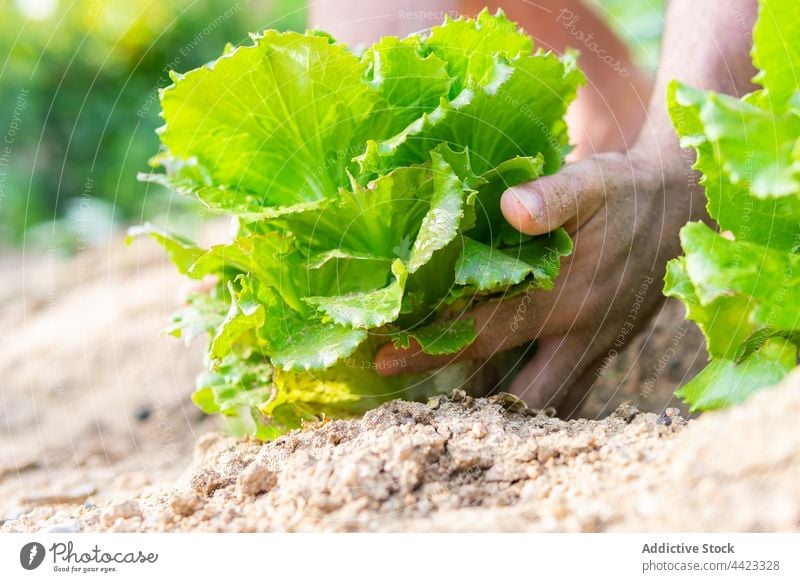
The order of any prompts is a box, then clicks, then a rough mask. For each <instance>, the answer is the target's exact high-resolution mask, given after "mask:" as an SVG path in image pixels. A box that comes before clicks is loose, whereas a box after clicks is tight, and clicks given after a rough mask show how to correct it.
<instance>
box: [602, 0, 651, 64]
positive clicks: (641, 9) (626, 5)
mask: <svg viewBox="0 0 800 582" xmlns="http://www.w3.org/2000/svg"><path fill="white" fill-rule="evenodd" d="M589 2H590V4H592V3H593V4H594V6H593V7H594V8H595V9H596V10H597V12H598V14H600V16H601V17H602V18H603V19H604V20H605V21H606V22H608V24H609V26H611V28H612V29H613V30H614V32H616V33H617V34H618V35H619V36H620V38H622V39H623V40H624V41H626V42H627V43H628V45H629V46H630V47H631V52H632V53H633V58H634V59H635V60H636V62H637V63H639V64H640V65H641V66H643V67H645V68H647V69H651V70H652V69H655V68H656V64H657V63H658V59H659V50H660V48H661V33H662V32H663V30H664V0H589Z"/></svg>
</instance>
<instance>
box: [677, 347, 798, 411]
mask: <svg viewBox="0 0 800 582" xmlns="http://www.w3.org/2000/svg"><path fill="white" fill-rule="evenodd" d="M796 365H797V346H796V345H795V344H794V343H792V342H789V341H786V340H784V339H782V338H773V339H769V340H767V341H766V342H765V343H764V344H763V345H762V346H761V347H760V348H759V349H758V350H757V351H755V352H753V353H752V354H750V355H749V356H748V357H746V358H745V359H744V360H742V361H740V362H735V361H733V360H727V359H723V358H720V359H715V360H713V361H712V362H711V363H710V364H709V365H708V366H706V368H705V369H704V370H703V371H702V372H700V373H699V374H698V375H697V376H695V377H694V378H693V379H692V380H691V381H689V383H688V384H686V385H685V386H684V387H683V388H681V389H680V390H678V391H677V392H676V393H675V394H676V395H677V396H679V397H680V398H682V399H684V400H685V401H686V402H688V403H689V405H690V410H691V411H692V412H697V411H699V410H716V409H719V408H724V407H726V406H730V405H733V404H738V403H740V402H742V401H744V400H745V399H746V398H747V397H748V396H749V395H750V394H752V393H753V392H755V391H757V390H759V389H761V388H764V387H767V386H772V385H773V384H777V383H778V382H780V381H781V380H782V379H783V377H784V376H786V374H788V373H789V372H791V371H792V369H793V368H794V367H795V366H796Z"/></svg>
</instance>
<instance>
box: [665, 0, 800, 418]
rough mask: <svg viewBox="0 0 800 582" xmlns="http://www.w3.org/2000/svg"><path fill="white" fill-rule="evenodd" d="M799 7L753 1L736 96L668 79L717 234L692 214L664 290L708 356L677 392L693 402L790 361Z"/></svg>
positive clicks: (797, 290) (769, 374)
mask: <svg viewBox="0 0 800 582" xmlns="http://www.w3.org/2000/svg"><path fill="white" fill-rule="evenodd" d="M798 34H800V4H798V3H797V2H796V1H794V0H762V2H761V5H760V11H759V18H758V22H757V24H756V26H755V28H754V31H753V45H754V47H753V62H754V64H755V66H756V67H757V68H758V69H759V73H758V75H757V76H756V77H755V81H756V82H757V83H758V84H759V85H760V86H761V87H762V88H761V89H759V90H758V91H755V92H753V93H751V94H749V95H746V96H745V97H744V98H742V99H735V98H733V97H730V96H727V95H719V94H716V93H712V92H704V91H699V90H696V89H692V88H690V87H687V86H686V85H684V84H682V83H678V82H673V83H672V85H671V86H670V88H669V91H668V100H669V109H670V115H671V117H672V121H673V125H674V126H675V129H676V130H677V132H678V134H679V136H680V139H681V145H683V146H684V147H692V148H694V149H695V151H696V153H697V161H696V164H695V168H696V169H697V170H699V171H700V172H702V179H701V184H702V185H703V186H704V188H705V191H706V197H707V198H708V213H709V215H710V216H711V218H713V219H714V220H715V221H716V223H717V225H718V231H715V230H714V229H712V228H710V227H709V226H707V225H705V224H703V223H700V222H693V223H689V224H687V225H686V226H685V227H684V228H683V230H682V231H681V243H682V246H683V251H684V256H682V257H679V258H677V259H675V260H673V261H671V262H670V263H669V265H668V268H667V275H666V286H665V293H666V294H667V295H669V296H672V297H677V298H678V299H680V300H681V301H683V303H684V304H685V305H686V309H687V317H688V318H689V319H691V320H692V321H694V322H696V323H697V324H698V326H699V327H700V329H701V330H702V331H703V333H704V334H705V337H706V342H707V346H708V351H709V354H710V356H711V361H710V363H709V364H708V366H707V367H706V368H705V369H704V370H703V371H702V372H701V373H700V374H699V375H698V376H697V377H695V378H694V379H693V380H692V381H691V382H689V383H688V384H687V385H686V386H684V387H683V388H682V389H681V390H680V391H678V395H679V396H680V397H681V398H683V399H684V400H686V401H687V402H688V403H689V404H690V406H691V408H692V410H709V409H715V408H720V407H723V406H725V405H728V404H733V403H737V402H740V401H741V400H743V399H744V398H745V397H747V395H748V394H750V393H751V392H753V391H754V390H757V389H759V388H762V387H765V386H770V385H772V384H775V383H776V382H778V381H779V380H780V379H781V378H783V377H784V376H785V375H786V374H787V373H788V372H789V371H790V370H791V369H792V368H794V367H795V365H796V364H797V348H798V341H799V340H800V336H798V332H800V255H798V250H800V90H799V89H800V45H798V43H797V41H796V39H797V36H798Z"/></svg>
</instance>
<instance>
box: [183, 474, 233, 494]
mask: <svg viewBox="0 0 800 582" xmlns="http://www.w3.org/2000/svg"><path fill="white" fill-rule="evenodd" d="M227 484H228V480H227V479H225V478H224V477H222V475H220V474H219V473H217V472H216V471H214V470H213V469H201V470H200V471H198V472H197V473H195V474H194V475H192V480H191V481H190V482H189V486H190V487H191V488H192V489H194V490H195V492H196V493H198V494H200V495H206V496H208V495H211V494H212V493H214V491H216V490H217V489H220V488H222V487H225V485H227Z"/></svg>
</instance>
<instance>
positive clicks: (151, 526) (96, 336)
mask: <svg viewBox="0 0 800 582" xmlns="http://www.w3.org/2000/svg"><path fill="white" fill-rule="evenodd" d="M0 268H2V270H3V274H4V282H3V287H2V288H0V325H2V327H3V329H4V330H6V332H5V335H4V338H5V341H4V342H3V343H4V345H3V350H2V351H0V390H1V392H0V394H1V395H2V403H0V524H2V525H0V531H6V532H13V531H55V532H58V531H63V532H75V531H107V530H110V531H287V530H289V531H298V530H300V531H310V530H311V531H319V530H326V531H327V530H333V531H354V530H365V531H376V530H379V531H419V530H424V531H429V530H433V531H442V530H445V531H522V530H536V531H597V530H600V531H609V530H729V529H733V530H745V531H751V530H756V531H759V530H766V531H772V530H796V529H798V526H800V482H798V480H797V479H796V475H798V474H800V425H798V423H797V422H796V420H795V419H796V417H797V416H798V414H800V375H795V376H794V377H793V378H790V379H789V380H787V382H785V383H784V385H782V386H781V387H778V388H775V389H773V390H770V391H766V392H763V393H762V394H760V395H757V396H756V397H754V398H752V399H751V400H750V401H748V402H747V403H746V404H745V405H743V406H740V407H738V408H736V409H734V410H731V411H727V412H722V413H715V414H707V415H705V416H703V417H702V418H701V419H699V420H690V421H686V420H685V416H686V415H685V411H683V410H681V409H680V408H678V403H677V402H676V401H675V399H674V397H673V396H672V391H673V390H675V389H676V388H677V387H679V386H680V385H681V384H682V383H683V382H685V380H686V379H687V378H689V377H690V376H691V375H692V374H693V373H695V372H696V371H697V370H698V368H699V367H701V366H702V364H703V362H704V361H705V354H704V352H703V351H702V347H701V346H702V342H701V340H700V338H699V336H698V334H697V333H696V331H695V330H694V328H692V327H691V326H690V325H688V324H686V323H685V322H684V321H683V319H682V309H681V308H680V307H679V306H677V305H674V304H670V303H668V304H667V305H666V306H665V308H664V309H663V310H662V312H661V313H660V315H659V317H658V318H657V320H656V321H655V322H654V323H653V325H651V326H650V328H648V329H647V330H646V331H645V332H644V333H643V334H641V335H640V336H639V337H638V338H636V340H635V341H634V342H633V343H632V345H631V346H630V347H629V348H628V349H627V350H626V351H625V352H623V353H622V354H621V355H620V356H619V357H618V358H616V359H615V360H614V361H613V362H612V363H611V365H610V366H608V367H606V368H605V369H603V370H602V371H599V372H598V379H597V382H596V386H595V389H594V391H593V392H592V396H591V397H590V398H589V399H588V401H587V402H586V404H585V406H584V408H583V416H584V418H581V419H577V420H571V421H568V422H566V421H562V420H559V419H556V418H551V417H550V416H547V415H546V414H544V413H541V412H537V411H532V410H528V409H526V408H525V407H524V406H523V405H522V404H521V403H519V402H517V401H515V400H514V399H512V398H509V397H505V396H502V395H499V396H495V397H492V398H488V399H473V398H471V397H469V396H467V395H465V394H463V393H462V392H460V391H456V392H454V393H453V395H452V396H451V397H447V398H445V397H442V398H439V399H437V400H433V401H430V402H428V403H407V402H393V403H389V404H387V405H385V406H383V407H381V408H380V409H377V410H375V411H372V412H371V413H369V414H367V415H366V416H365V417H363V418H361V419H354V420H347V421H335V422H329V423H326V424H324V425H321V426H316V427H308V428H307V429H306V430H304V431H298V432H295V433H293V434H290V435H286V436H284V437H282V438H281V439H278V440H277V441H275V442H273V443H268V444H260V443H257V442H253V441H237V440H235V439H233V438H230V437H226V436H223V435H222V433H221V432H220V431H221V429H222V428H223V427H221V425H220V424H219V423H218V421H217V420H216V419H213V418H206V417H204V416H203V415H202V414H200V413H199V412H198V411H197V410H196V409H195V408H194V407H193V405H192V404H191V402H190V401H189V394H190V393H191V390H192V386H193V377H194V375H195V374H196V373H197V371H198V370H199V368H200V366H201V357H200V352H199V346H193V347H191V348H188V349H187V348H186V347H185V346H183V345H182V344H181V343H180V342H178V341H176V340H174V339H172V338H166V337H159V335H158V334H159V331H160V329H161V328H162V327H163V326H164V323H165V322H166V320H167V317H168V315H169V313H170V312H171V311H173V310H174V309H175V308H176V307H177V303H178V300H177V298H176V289H177V288H178V287H179V286H180V285H181V282H180V280H179V278H178V276H177V275H175V274H174V272H173V269H172V268H171V266H170V265H169V264H167V262H166V261H165V259H164V257H163V255H162V254H161V253H160V251H158V250H157V249H155V247H154V246H153V245H149V244H146V243H140V244H139V245H137V246H136V247H134V248H133V249H126V248H124V247H122V246H121V243H118V244H114V245H112V247H110V248H108V249H104V250H94V251H89V252H86V253H84V254H82V255H80V256H78V257H76V258H72V259H61V258H58V257H55V256H47V255H43V256H27V257H24V258H23V257H21V256H20V255H7V256H2V255H0ZM624 401H632V404H624V405H622V403H623V402H624ZM639 411H642V412H639ZM193 451H194V452H193Z"/></svg>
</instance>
